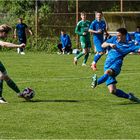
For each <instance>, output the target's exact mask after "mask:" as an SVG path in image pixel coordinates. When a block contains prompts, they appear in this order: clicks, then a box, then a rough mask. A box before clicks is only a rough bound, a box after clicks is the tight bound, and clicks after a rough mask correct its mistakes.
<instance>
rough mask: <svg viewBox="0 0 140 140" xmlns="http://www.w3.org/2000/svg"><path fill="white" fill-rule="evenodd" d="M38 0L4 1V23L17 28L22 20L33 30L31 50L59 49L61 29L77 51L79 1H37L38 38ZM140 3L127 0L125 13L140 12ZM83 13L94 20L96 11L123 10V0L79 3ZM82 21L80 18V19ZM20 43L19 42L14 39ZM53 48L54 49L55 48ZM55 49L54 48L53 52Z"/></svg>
mask: <svg viewBox="0 0 140 140" xmlns="http://www.w3.org/2000/svg"><path fill="white" fill-rule="evenodd" d="M35 5H36V1H35V0H14V1H13V0H0V18H1V20H0V24H2V23H7V24H9V25H11V26H12V27H13V30H14V28H15V25H16V24H17V18H18V17H22V18H23V19H24V22H25V23H26V24H27V25H28V26H29V27H30V28H31V30H32V31H33V33H34V36H32V37H30V36H29V40H28V45H27V48H28V49H31V50H43V51H44V50H45V51H47V52H48V51H52V50H53V51H54V50H56V49H55V47H56V44H57V42H58V41H59V35H60V30H61V29H62V28H63V29H65V30H66V31H67V33H68V34H70V36H71V38H72V42H73V47H74V48H75V47H76V46H75V44H76V42H75V33H74V28H75V25H76V14H75V12H76V1H75V0H65V1H61V0H46V1H45V0H37V5H38V38H36V36H35ZM139 5H140V1H132V0H131V1H125V0H124V1H123V10H124V11H140V8H139ZM78 8H79V12H81V11H83V10H84V11H86V12H87V13H88V19H89V20H91V21H92V20H93V19H94V11H96V10H102V11H104V12H106V11H108V12H109V11H120V1H118V0H115V1H108V0H104V1H102V0H95V1H92V0H88V1H82V0H79V3H78ZM79 20H80V18H79ZM14 42H17V40H14ZM52 47H53V48H52ZM50 48H52V49H50Z"/></svg>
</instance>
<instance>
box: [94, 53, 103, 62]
mask: <svg viewBox="0 0 140 140" xmlns="http://www.w3.org/2000/svg"><path fill="white" fill-rule="evenodd" d="M101 56H102V55H101V54H95V55H94V60H93V61H94V62H95V63H97V62H98V60H99V59H100V58H101Z"/></svg>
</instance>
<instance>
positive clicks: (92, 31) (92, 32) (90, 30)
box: [88, 28, 102, 34]
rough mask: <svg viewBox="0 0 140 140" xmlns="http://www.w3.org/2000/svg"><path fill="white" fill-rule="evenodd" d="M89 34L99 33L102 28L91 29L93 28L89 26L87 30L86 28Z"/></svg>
mask: <svg viewBox="0 0 140 140" xmlns="http://www.w3.org/2000/svg"><path fill="white" fill-rule="evenodd" d="M88 31H89V32H90V33H91V34H101V33H102V30H101V29H99V30H97V31H96V30H93V29H91V28H89V30H88Z"/></svg>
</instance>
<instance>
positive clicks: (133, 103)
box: [114, 102, 140, 106]
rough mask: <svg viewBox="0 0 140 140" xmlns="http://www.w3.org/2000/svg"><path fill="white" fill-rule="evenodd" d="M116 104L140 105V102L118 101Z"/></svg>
mask: <svg viewBox="0 0 140 140" xmlns="http://www.w3.org/2000/svg"><path fill="white" fill-rule="evenodd" d="M114 105H123V106H125V105H140V103H136V102H122V103H117V104H114Z"/></svg>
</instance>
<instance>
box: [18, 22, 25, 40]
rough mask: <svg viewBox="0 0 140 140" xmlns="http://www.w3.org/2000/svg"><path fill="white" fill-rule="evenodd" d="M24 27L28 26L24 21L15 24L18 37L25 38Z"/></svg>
mask: <svg viewBox="0 0 140 140" xmlns="http://www.w3.org/2000/svg"><path fill="white" fill-rule="evenodd" d="M26 28H28V26H27V25H26V24H25V23H19V24H17V25H16V29H17V34H18V37H19V38H26Z"/></svg>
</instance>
